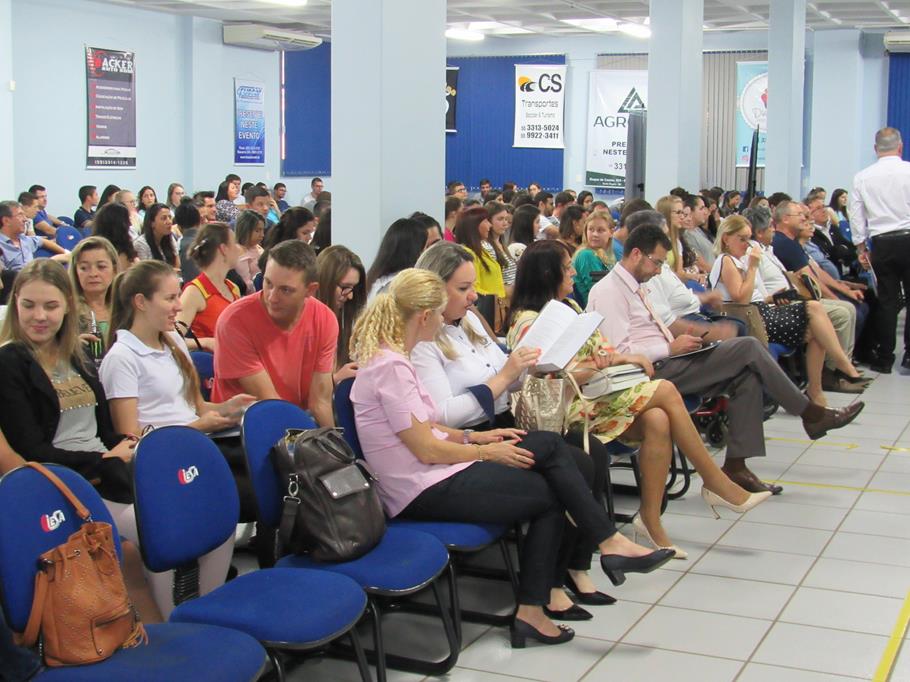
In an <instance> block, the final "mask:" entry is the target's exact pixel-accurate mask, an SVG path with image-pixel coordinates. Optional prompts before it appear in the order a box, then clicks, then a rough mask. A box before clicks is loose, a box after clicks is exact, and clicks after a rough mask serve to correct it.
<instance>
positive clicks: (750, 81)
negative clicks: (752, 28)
mask: <svg viewBox="0 0 910 682" xmlns="http://www.w3.org/2000/svg"><path fill="white" fill-rule="evenodd" d="M735 115H736V165H737V167H742V166H748V165H749V153H750V150H751V149H752V132H753V131H754V130H755V128H758V129H759V133H758V167H760V168H764V167H765V141H766V139H767V137H768V62H737V63H736V114H735Z"/></svg>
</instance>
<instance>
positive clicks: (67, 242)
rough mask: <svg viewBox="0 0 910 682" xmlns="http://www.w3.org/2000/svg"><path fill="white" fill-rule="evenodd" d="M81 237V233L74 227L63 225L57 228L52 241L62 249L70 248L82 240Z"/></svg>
mask: <svg viewBox="0 0 910 682" xmlns="http://www.w3.org/2000/svg"><path fill="white" fill-rule="evenodd" d="M82 237H83V235H82V233H81V232H80V231H79V230H77V229H76V228H75V227H69V226H68V225H64V226H63V227H58V228H57V234H56V235H55V236H54V241H56V242H57V244H59V245H60V246H62V247H63V248H64V249H69V250H72V249H73V247H74V246H76V244H78V243H79V242H81V241H82Z"/></svg>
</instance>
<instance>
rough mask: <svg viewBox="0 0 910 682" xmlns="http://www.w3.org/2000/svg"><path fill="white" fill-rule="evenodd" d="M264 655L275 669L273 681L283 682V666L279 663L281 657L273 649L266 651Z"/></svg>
mask: <svg viewBox="0 0 910 682" xmlns="http://www.w3.org/2000/svg"><path fill="white" fill-rule="evenodd" d="M266 653H267V654H268V657H269V660H270V661H271V662H272V667H273V668H274V669H275V679H276V680H278V682H284V664H283V663H282V662H281V655H280V654H279V653H278V652H277V651H275V650H274V649H266Z"/></svg>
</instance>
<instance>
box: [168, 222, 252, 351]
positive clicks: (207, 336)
mask: <svg viewBox="0 0 910 682" xmlns="http://www.w3.org/2000/svg"><path fill="white" fill-rule="evenodd" d="M189 256H190V258H192V259H193V262H194V263H196V267H197V268H199V274H198V275H197V276H196V277H195V278H194V279H192V280H191V281H190V282H189V283H188V284H186V285H184V287H183V293H182V294H180V306H181V310H180V312H179V313H177V326H178V328H179V330H180V331H181V332H182V333H183V336H184V338H187V339H190V340H191V341H192V342H193V344H194V346H195V348H193V350H207V351H209V352H211V353H214V352H215V325H216V324H217V322H218V318H219V317H220V316H221V314H222V313H223V312H224V311H225V309H226V308H227V307H228V306H229V305H230V304H231V303H233V302H234V301H236V300H237V299H239V298H240V297H241V296H242V294H241V293H240V289H239V288H238V287H237V285H236V284H234V283H233V282H232V281H231V280H229V279H228V271H230V270H231V268H233V267H234V265H235V264H236V263H237V258H238V257H239V256H240V247H239V246H238V245H237V239H236V237H235V236H234V232H233V231H232V230H231V228H230V227H228V226H227V225H225V224H224V223H209V224H208V225H204V226H203V227H202V228H201V229H200V230H199V232H198V233H197V234H196V239H195V240H194V241H193V244H192V246H191V247H190V249H189ZM187 345H189V344H187Z"/></svg>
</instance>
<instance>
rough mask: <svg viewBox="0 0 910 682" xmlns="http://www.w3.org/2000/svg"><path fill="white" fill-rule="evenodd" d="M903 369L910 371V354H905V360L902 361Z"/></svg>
mask: <svg viewBox="0 0 910 682" xmlns="http://www.w3.org/2000/svg"><path fill="white" fill-rule="evenodd" d="M901 367H903V368H904V369H910V353H904V359H903V360H901Z"/></svg>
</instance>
